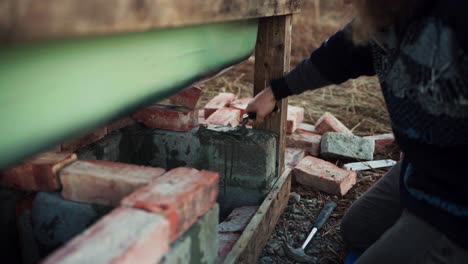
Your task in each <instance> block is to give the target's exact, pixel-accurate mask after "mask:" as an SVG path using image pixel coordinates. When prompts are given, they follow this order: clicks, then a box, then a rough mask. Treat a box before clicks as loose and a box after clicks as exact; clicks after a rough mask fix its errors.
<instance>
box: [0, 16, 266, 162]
mask: <svg viewBox="0 0 468 264" xmlns="http://www.w3.org/2000/svg"><path fill="white" fill-rule="evenodd" d="M257 28H258V21H257V20H249V21H234V22H226V23H218V24H210V25H200V26H193V27H184V28H173V29H163V30H155V31H148V32H140V33H130V34H121V35H112V36H101V37H91V38H81V39H73V40H61V41H52V42H46V43H36V44H28V45H19V46H0V121H1V127H0V133H1V136H0V169H1V168H6V167H7V166H10V165H13V164H14V163H15V162H18V161H20V160H22V159H24V158H28V157H29V156H31V155H33V154H35V153H38V152H40V151H44V150H47V149H48V148H50V147H53V146H55V145H58V144H60V143H61V142H63V141H64V140H66V139H70V138H72V137H75V136H79V135H80V134H82V133H84V132H87V131H90V130H92V129H95V128H97V127H99V126H102V125H104V124H106V123H107V122H110V121H112V120H113V119H115V118H118V117H121V116H123V115H125V114H129V113H130V112H131V111H134V110H135V109H137V108H138V107H142V106H144V105H146V104H149V103H152V102H155V101H157V100H160V99H163V98H166V97H168V96H169V95H171V94H174V93H176V92H178V91H180V90H181V89H183V88H185V87H187V86H189V85H190V84H192V83H193V82H195V81H196V80H199V79H201V78H203V77H205V76H208V75H210V74H213V73H215V72H217V71H219V70H221V69H223V68H225V67H227V66H230V65H232V64H235V63H237V62H240V61H242V60H243V59H245V58H247V57H248V56H250V54H251V53H252V51H253V50H254V47H255V42H256V37H257Z"/></svg>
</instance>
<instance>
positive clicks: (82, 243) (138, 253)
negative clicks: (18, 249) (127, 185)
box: [42, 208, 169, 264]
mask: <svg viewBox="0 0 468 264" xmlns="http://www.w3.org/2000/svg"><path fill="white" fill-rule="evenodd" d="M168 249H169V223H168V222H167V220H166V219H164V217H163V216H161V215H157V214H149V213H147V212H144V211H140V210H136V209H132V208H118V209H116V210H114V211H113V212H111V213H110V214H108V215H107V216H105V217H104V218H102V219H101V220H100V221H99V222H97V223H96V224H94V225H93V226H91V227H90V228H89V229H88V230H86V231H85V232H84V233H82V234H81V235H79V236H78V237H75V238H74V239H73V240H71V241H70V242H69V243H67V244H66V245H65V246H64V247H62V248H60V249H59V250H57V251H56V252H54V253H53V254H52V255H51V256H49V257H48V258H47V259H46V260H44V262H42V263H43V264H52V263H54V264H55V263H63V264H65V263H67V264H82V263H112V264H133V263H148V264H153V263H158V261H159V260H160V259H161V258H162V257H163V256H164V255H165V254H166V253H167V251H168Z"/></svg>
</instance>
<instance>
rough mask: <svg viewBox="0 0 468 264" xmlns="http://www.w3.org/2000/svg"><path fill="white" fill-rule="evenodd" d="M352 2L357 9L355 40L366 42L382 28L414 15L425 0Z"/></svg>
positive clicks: (359, 42)
mask: <svg viewBox="0 0 468 264" xmlns="http://www.w3.org/2000/svg"><path fill="white" fill-rule="evenodd" d="M352 3H353V6H354V9H355V11H356V19H355V20H354V22H353V41H354V43H356V44H365V43H367V42H368V41H369V39H370V38H371V37H372V35H373V34H374V33H376V32H377V31H379V30H381V29H382V28H385V27H387V26H391V25H393V24H395V23H396V22H398V21H399V20H401V19H405V18H409V17H411V16H413V15H414V14H415V12H416V11H417V10H418V9H419V8H420V6H421V5H423V3H424V0H352Z"/></svg>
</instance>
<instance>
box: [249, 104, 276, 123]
mask: <svg viewBox="0 0 468 264" xmlns="http://www.w3.org/2000/svg"><path fill="white" fill-rule="evenodd" d="M278 110H279V107H278V105H275V108H274V109H273V112H272V113H274V112H276V111H278ZM247 116H248V118H249V119H252V120H255V119H257V113H255V112H248V113H247Z"/></svg>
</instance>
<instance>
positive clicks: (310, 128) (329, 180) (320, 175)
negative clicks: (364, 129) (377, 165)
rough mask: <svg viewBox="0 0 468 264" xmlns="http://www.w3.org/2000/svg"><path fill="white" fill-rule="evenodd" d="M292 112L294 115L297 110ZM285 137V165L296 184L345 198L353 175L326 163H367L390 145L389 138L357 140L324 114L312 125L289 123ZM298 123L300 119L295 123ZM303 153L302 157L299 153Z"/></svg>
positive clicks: (329, 115) (353, 178) (370, 137)
mask: <svg viewBox="0 0 468 264" xmlns="http://www.w3.org/2000/svg"><path fill="white" fill-rule="evenodd" d="M290 109H294V111H292V112H296V113H297V112H298V111H297V108H292V107H291V106H290ZM288 114H289V115H288V116H289V118H288V122H289V126H288V127H289V128H291V127H292V128H295V129H292V131H288V132H292V133H291V134H289V135H288V136H287V149H286V157H285V158H286V161H285V162H286V164H287V165H288V166H290V167H291V168H293V169H294V170H293V174H294V176H295V179H296V181H297V182H299V183H300V184H302V185H305V186H309V187H312V188H315V189H318V190H320V191H324V192H328V193H331V194H335V195H345V194H346V193H347V192H348V191H349V189H350V188H351V187H352V186H353V185H354V184H355V182H356V175H357V174H356V173H355V172H348V171H344V170H342V169H341V168H338V167H337V166H335V165H334V164H332V163H330V162H327V161H326V160H331V161H334V162H335V161H336V160H337V159H338V160H341V161H369V160H373V157H374V154H378V153H382V152H383V151H385V150H386V149H387V148H388V146H389V145H391V144H392V143H393V142H394V138H393V134H386V135H377V136H369V137H358V136H355V135H353V133H352V132H351V130H350V129H348V128H347V127H346V126H345V125H344V124H343V123H342V122H341V121H340V120H338V118H336V117H335V116H333V115H332V114H331V113H329V112H326V113H325V114H323V116H322V117H320V118H319V120H318V121H317V123H316V124H315V125H311V124H305V123H298V124H294V123H293V122H294V121H295V120H298V119H294V118H292V117H294V116H295V115H294V114H291V113H290V112H288ZM299 120H300V119H299ZM301 151H303V152H305V155H304V154H303V152H301Z"/></svg>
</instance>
